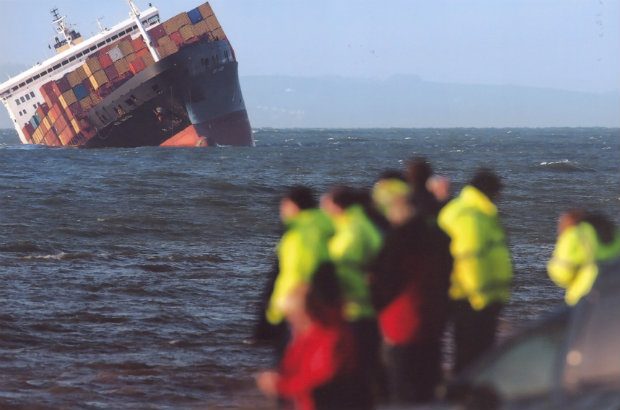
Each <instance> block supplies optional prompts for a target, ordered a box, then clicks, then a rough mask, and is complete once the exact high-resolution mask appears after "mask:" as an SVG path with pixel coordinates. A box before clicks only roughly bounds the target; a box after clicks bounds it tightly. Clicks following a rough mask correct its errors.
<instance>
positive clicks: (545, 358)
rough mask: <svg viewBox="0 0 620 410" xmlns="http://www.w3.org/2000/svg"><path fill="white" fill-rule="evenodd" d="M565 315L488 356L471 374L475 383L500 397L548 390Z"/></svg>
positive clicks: (562, 340)
mask: <svg viewBox="0 0 620 410" xmlns="http://www.w3.org/2000/svg"><path fill="white" fill-rule="evenodd" d="M566 324H567V319H566V315H562V316H558V317H555V318H554V320H552V321H551V322H545V323H544V324H543V325H541V326H540V327H539V328H537V329H535V330H532V331H530V332H528V333H526V334H524V335H523V336H521V337H519V338H518V339H517V340H516V341H515V342H513V343H510V344H509V345H506V346H505V347H504V348H503V349H501V350H500V351H499V352H498V353H497V354H495V355H492V356H490V357H487V359H486V360H485V361H484V362H482V363H481V365H480V366H479V367H477V369H476V370H474V372H473V373H472V375H471V379H470V380H469V383H470V384H471V385H472V386H474V387H478V388H480V387H484V388H487V389H489V388H490V389H492V390H493V391H494V393H495V394H497V395H498V396H499V398H500V399H501V400H517V399H524V398H528V397H532V396H538V395H542V394H546V393H548V392H549V391H550V390H551V388H552V387H553V385H554V376H555V374H556V373H555V372H556V366H557V363H558V362H557V360H558V355H559V353H560V350H561V349H562V348H563V342H564V339H565V336H566V326H567V325H566Z"/></svg>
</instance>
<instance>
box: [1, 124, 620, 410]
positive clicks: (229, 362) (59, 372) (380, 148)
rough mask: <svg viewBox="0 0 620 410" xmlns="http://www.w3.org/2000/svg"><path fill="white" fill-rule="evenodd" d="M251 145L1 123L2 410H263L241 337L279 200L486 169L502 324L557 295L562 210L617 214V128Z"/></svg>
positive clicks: (281, 138)
mask: <svg viewBox="0 0 620 410" xmlns="http://www.w3.org/2000/svg"><path fill="white" fill-rule="evenodd" d="M254 137H255V139H256V147H253V148H226V147H223V148H207V149H182V148H179V149H177V148H136V149H97V150H83V149H53V148H44V147H32V146H22V145H20V144H19V142H18V140H17V137H16V134H15V132H14V131H13V130H0V306H1V307H0V408H2V409H10V408H24V409H48V408H52V409H56V408H58V409H61V408H62V409H108V408H109V409H121V408H140V409H142V408H146V409H202V408H258V407H265V406H267V405H268V403H267V402H266V401H264V400H263V399H261V397H260V394H259V393H258V392H257V391H256V390H255V388H254V383H253V378H252V377H253V373H254V372H255V371H257V370H258V369H261V368H264V367H266V366H268V365H269V364H270V362H271V358H270V356H269V354H268V352H267V350H265V349H262V348H256V347H251V346H249V345H247V344H246V343H245V341H246V340H247V339H248V337H249V336H250V333H251V329H252V326H253V323H254V318H255V312H256V309H257V304H258V301H259V298H260V293H261V290H262V287H263V284H264V282H265V276H266V273H267V272H268V270H269V268H270V265H271V260H272V256H273V251H274V246H275V244H276V242H277V240H278V232H279V231H280V228H279V223H278V217H277V202H278V196H279V195H280V194H281V193H282V192H283V190H284V189H285V187H287V186H290V185H293V184H307V185H310V186H312V187H314V188H316V190H317V191H318V192H321V191H324V190H326V189H327V188H328V187H329V186H330V185H333V184H349V185H354V186H370V185H371V184H372V182H373V181H374V179H375V178H376V177H377V175H378V174H379V173H380V172H381V171H382V170H384V169H387V168H401V167H402V166H403V162H404V161H406V160H407V159H408V158H410V157H412V156H414V155H424V156H426V157H427V158H428V159H429V160H430V161H431V162H432V164H433V166H434V168H435V170H436V172H437V173H438V174H442V175H445V176H448V177H450V178H451V179H452V181H453V186H454V188H455V189H456V190H458V189H459V188H460V187H462V185H463V183H465V182H466V181H467V179H468V178H469V177H470V176H471V174H472V172H473V171H474V169H475V168H476V167H478V166H481V165H484V166H487V167H491V168H494V169H495V170H497V172H498V173H499V174H500V175H501V176H502V178H503V179H504V182H505V191H504V193H503V196H502V197H501V199H500V203H499V208H500V210H501V213H502V218H503V221H504V225H505V227H506V230H507V232H508V235H509V240H510V249H511V251H512V255H513V258H514V264H515V270H516V274H515V283H514V292H513V298H512V301H511V303H510V305H509V306H508V308H507V309H506V310H505V312H504V314H503V317H502V322H501V332H502V334H504V335H508V334H510V333H513V332H514V331H516V330H517V329H519V328H520V327H522V326H524V325H525V324H526V323H527V322H528V321H529V320H531V319H533V318H536V317H538V316H539V315H541V314H544V313H545V312H547V311H549V310H551V309H553V308H554V307H556V306H558V304H560V303H561V292H560V291H559V290H558V289H556V288H555V287H554V286H553V285H552V283H551V282H550V281H549V280H548V279H547V276H546V273H545V264H546V262H547V260H548V258H549V256H550V254H551V251H552V249H553V244H554V240H555V225H556V219H557V216H558V214H559V213H560V212H561V211H562V210H565V209H567V208H571V207H576V206H583V207H586V208H588V209H598V210H600V211H602V212H604V213H606V214H607V215H609V216H611V217H612V218H613V219H614V220H615V221H616V223H619V222H620V221H619V217H620V212H619V210H620V130H619V129H603V128H600V129H599V128H583V129H579V128H570V129H561V128H554V129H519V128H512V129H377V130H357V129H350V130H345V129H342V130H330V129H325V130H323V129H321V130H318V129H317V130H305V129H304V130H276V129H260V130H256V131H255V134H254Z"/></svg>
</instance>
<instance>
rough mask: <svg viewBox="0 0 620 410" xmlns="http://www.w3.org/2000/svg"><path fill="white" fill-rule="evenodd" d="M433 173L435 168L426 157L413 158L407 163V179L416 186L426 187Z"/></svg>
mask: <svg viewBox="0 0 620 410" xmlns="http://www.w3.org/2000/svg"><path fill="white" fill-rule="evenodd" d="M432 175H433V168H432V167H431V164H430V163H429V162H428V161H427V160H426V158H424V157H415V158H412V159H411V160H410V161H409V162H408V163H407V180H408V181H409V183H410V184H411V185H412V186H413V187H414V188H418V187H425V186H426V181H428V179H429V178H430V177H431V176H432Z"/></svg>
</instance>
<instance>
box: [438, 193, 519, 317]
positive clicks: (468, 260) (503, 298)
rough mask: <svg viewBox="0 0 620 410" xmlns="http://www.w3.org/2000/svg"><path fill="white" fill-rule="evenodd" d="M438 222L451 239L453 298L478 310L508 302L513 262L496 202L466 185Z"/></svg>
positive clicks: (443, 211) (448, 205) (447, 206)
mask: <svg viewBox="0 0 620 410" xmlns="http://www.w3.org/2000/svg"><path fill="white" fill-rule="evenodd" d="M437 222H438V224H439V226H440V227H441V228H442V229H443V230H444V231H445V232H446V233H447V234H448V235H449V236H450V238H451V242H450V252H451V253H452V257H453V258H454V266H453V268H452V275H451V277H450V282H451V284H450V290H449V295H450V298H451V299H453V300H464V299H467V300H468V301H469V303H470V305H471V306H472V308H474V309H475V310H482V309H484V308H485V307H486V306H487V305H489V304H490V303H492V302H501V303H505V302H507V301H508V299H509V297H510V283H511V281H512V263H511V261H510V252H509V251H508V247H507V246H506V236H505V234H504V230H503V229H502V227H501V225H500V222H499V218H498V215H497V208H496V206H495V205H494V204H493V202H491V200H490V199H489V198H488V197H487V196H486V195H484V194H483V193H482V192H480V191H479V190H478V189H476V188H474V187H473V186H470V185H468V186H465V188H463V190H462V191H461V193H460V195H459V196H458V197H457V198H455V199H453V200H452V201H450V202H449V203H448V204H447V205H446V206H445V207H444V208H443V209H442V210H441V212H440V213H439V217H438V220H437Z"/></svg>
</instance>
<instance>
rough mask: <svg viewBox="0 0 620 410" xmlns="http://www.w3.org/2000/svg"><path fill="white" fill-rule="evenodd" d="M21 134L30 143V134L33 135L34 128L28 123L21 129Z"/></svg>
mask: <svg viewBox="0 0 620 410" xmlns="http://www.w3.org/2000/svg"><path fill="white" fill-rule="evenodd" d="M22 133H23V134H24V136H25V137H26V139H27V140H28V141H32V134H33V133H34V127H33V126H32V125H31V124H30V123H29V122H28V123H26V125H24V127H23V128H22Z"/></svg>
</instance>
